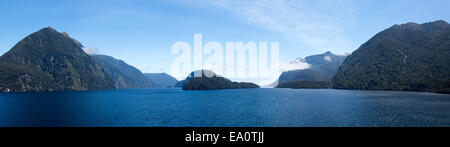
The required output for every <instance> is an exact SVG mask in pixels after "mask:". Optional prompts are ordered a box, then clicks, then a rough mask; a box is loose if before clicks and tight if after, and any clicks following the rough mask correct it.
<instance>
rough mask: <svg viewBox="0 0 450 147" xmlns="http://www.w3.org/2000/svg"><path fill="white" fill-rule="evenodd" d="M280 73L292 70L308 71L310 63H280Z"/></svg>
mask: <svg viewBox="0 0 450 147" xmlns="http://www.w3.org/2000/svg"><path fill="white" fill-rule="evenodd" d="M278 67H279V71H280V72H285V71H291V70H302V69H308V68H309V67H310V65H309V64H308V63H296V64H288V63H281V62H280V63H279V66H278Z"/></svg>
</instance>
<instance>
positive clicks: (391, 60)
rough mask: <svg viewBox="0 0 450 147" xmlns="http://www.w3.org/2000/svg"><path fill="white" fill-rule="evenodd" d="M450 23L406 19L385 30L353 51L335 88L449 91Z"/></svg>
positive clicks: (337, 79)
mask: <svg viewBox="0 0 450 147" xmlns="http://www.w3.org/2000/svg"><path fill="white" fill-rule="evenodd" d="M449 59H450V25H449V24H448V23H447V22H445V21H436V22H432V23H425V24H421V25H419V24H415V23H407V24H403V25H395V26H393V27H391V28H389V29H387V30H384V31H382V32H380V33H378V34H377V35H375V36H374V37H373V38H371V39H370V40H369V41H367V42H366V43H364V44H363V45H362V46H361V47H360V48H359V49H358V50H356V51H355V52H353V53H352V55H350V56H349V57H348V58H347V59H346V60H345V62H344V64H343V65H342V66H341V68H340V69H339V71H338V72H337V74H336V75H335V76H334V78H333V85H334V88H337V89H365V90H411V91H442V92H445V91H447V92H449V91H450V60H449Z"/></svg>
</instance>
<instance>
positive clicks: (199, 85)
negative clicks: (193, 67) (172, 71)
mask: <svg viewBox="0 0 450 147" xmlns="http://www.w3.org/2000/svg"><path fill="white" fill-rule="evenodd" d="M196 73H197V74H198V75H195V74H196ZM185 82H186V84H185V85H183V90H220V89H244V88H259V86H258V85H256V84H253V83H238V82H232V81H231V80H229V79H226V78H224V77H220V76H218V75H216V74H215V73H214V72H212V71H207V70H201V71H195V72H192V73H191V74H189V76H188V77H187V78H186V80H185Z"/></svg>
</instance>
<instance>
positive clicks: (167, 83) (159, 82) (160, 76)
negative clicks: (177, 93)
mask: <svg viewBox="0 0 450 147" xmlns="http://www.w3.org/2000/svg"><path fill="white" fill-rule="evenodd" d="M145 76H146V77H147V78H148V79H149V80H150V81H152V82H154V83H155V86H153V87H160V88H168V87H175V84H177V82H178V80H177V79H175V78H174V77H172V76H170V75H168V74H166V73H146V74H145Z"/></svg>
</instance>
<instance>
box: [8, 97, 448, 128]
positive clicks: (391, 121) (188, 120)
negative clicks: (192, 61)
mask: <svg viewBox="0 0 450 147" xmlns="http://www.w3.org/2000/svg"><path fill="white" fill-rule="evenodd" d="M0 126H171V127H172V126H208V127H214V126H222V127H232V126H252V127H259V126H450V95H441V94H433V93H419V92H386V91H349V90H293V89H244V90H220V91H182V90H180V89H130V90H115V91H91V92H54V93H49V92H47V93H0Z"/></svg>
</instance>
